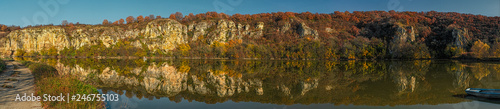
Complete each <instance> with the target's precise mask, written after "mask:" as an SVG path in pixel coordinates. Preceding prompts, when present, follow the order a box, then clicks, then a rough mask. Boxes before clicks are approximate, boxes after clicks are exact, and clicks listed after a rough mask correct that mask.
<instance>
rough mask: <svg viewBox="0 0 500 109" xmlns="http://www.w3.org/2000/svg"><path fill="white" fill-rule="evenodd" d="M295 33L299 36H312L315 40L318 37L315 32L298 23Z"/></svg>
mask: <svg viewBox="0 0 500 109" xmlns="http://www.w3.org/2000/svg"><path fill="white" fill-rule="evenodd" d="M297 31H298V33H299V35H300V36H313V37H314V38H315V39H316V38H318V36H319V34H318V31H317V30H314V29H312V28H310V27H308V26H307V25H306V24H305V23H300V25H298V30H297Z"/></svg>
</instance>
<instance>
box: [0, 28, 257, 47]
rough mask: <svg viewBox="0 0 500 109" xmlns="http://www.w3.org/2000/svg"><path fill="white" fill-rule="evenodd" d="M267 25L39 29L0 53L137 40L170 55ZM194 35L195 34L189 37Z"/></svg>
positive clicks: (9, 40)
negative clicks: (191, 44) (190, 44)
mask: <svg viewBox="0 0 500 109" xmlns="http://www.w3.org/2000/svg"><path fill="white" fill-rule="evenodd" d="M263 29H264V23H263V22H258V23H257V24H255V25H249V24H247V25H242V24H236V23H234V22H233V21H229V20H218V21H201V22H194V23H191V24H190V25H183V24H181V23H179V22H177V21H175V20H170V19H157V20H153V21H151V22H149V23H148V24H147V25H146V26H145V27H144V28H142V29H137V28H134V29H124V28H120V27H114V26H82V27H78V28H77V29H75V30H73V31H71V32H67V31H66V30H65V29H64V28H61V27H56V26H54V27H39V28H29V29H23V30H17V31H13V32H11V33H10V34H8V35H7V37H5V38H2V39H0V42H1V43H2V44H0V52H2V53H3V54H4V55H13V54H14V52H15V51H16V50H18V49H20V50H24V51H26V52H41V51H42V50H47V49H49V48H50V47H55V48H56V49H57V50H58V51H60V50H62V49H64V48H65V47H66V48H70V47H75V48H76V49H78V48H80V47H82V46H91V45H97V44H103V45H104V46H106V47H112V46H113V45H115V44H116V43H117V42H118V41H120V40H121V39H135V40H133V42H131V44H132V45H133V46H134V47H138V48H142V47H143V45H146V46H147V48H148V49H150V50H151V52H155V51H157V50H159V51H161V52H164V53H166V52H168V51H170V50H173V49H174V48H176V47H177V46H178V45H179V44H185V43H187V42H188V41H196V40H197V39H200V38H199V37H200V36H203V38H202V39H203V40H206V41H207V42H208V43H209V44H212V43H213V42H215V41H218V42H227V41H229V40H232V39H241V38H242V37H243V36H248V37H253V38H258V37H261V36H262V35H263ZM188 33H192V34H188Z"/></svg>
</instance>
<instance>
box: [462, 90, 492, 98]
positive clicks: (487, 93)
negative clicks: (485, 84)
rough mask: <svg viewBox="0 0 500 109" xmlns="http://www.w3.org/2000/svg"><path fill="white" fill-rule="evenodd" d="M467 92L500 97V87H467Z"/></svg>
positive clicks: (486, 96) (484, 96) (474, 94)
mask: <svg viewBox="0 0 500 109" xmlns="http://www.w3.org/2000/svg"><path fill="white" fill-rule="evenodd" d="M465 93H467V94H469V95H473V96H477V97H483V98H496V99H500V89H481V88H467V89H465Z"/></svg>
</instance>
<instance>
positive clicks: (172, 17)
mask: <svg viewBox="0 0 500 109" xmlns="http://www.w3.org/2000/svg"><path fill="white" fill-rule="evenodd" d="M168 18H169V19H174V20H177V17H175V14H170V17H168Z"/></svg>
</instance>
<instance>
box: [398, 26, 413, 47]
mask: <svg viewBox="0 0 500 109" xmlns="http://www.w3.org/2000/svg"><path fill="white" fill-rule="evenodd" d="M413 41H415V30H414V29H413V27H412V26H397V27H396V33H395V36H394V39H393V42H395V43H396V42H413Z"/></svg>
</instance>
